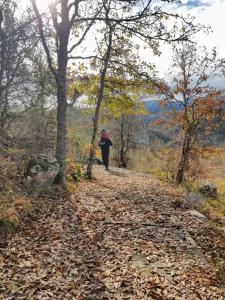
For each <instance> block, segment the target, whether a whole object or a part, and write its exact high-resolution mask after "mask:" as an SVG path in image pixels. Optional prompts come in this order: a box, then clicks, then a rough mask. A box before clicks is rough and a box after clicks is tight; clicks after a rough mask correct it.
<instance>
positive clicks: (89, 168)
mask: <svg viewBox="0 0 225 300" xmlns="http://www.w3.org/2000/svg"><path fill="white" fill-rule="evenodd" d="M112 35H113V28H112V27H110V29H109V37H108V46H107V50H106V55H105V59H104V65H103V69H102V72H101V76H100V87H99V92H98V97H97V105H96V109H95V117H94V127H93V132H92V138H91V149H90V154H89V160H88V166H87V177H88V179H91V178H92V166H93V161H94V156H95V141H96V136H97V132H98V122H99V115H100V108H101V104H102V100H103V97H104V88H105V78H106V74H107V69H108V64H109V60H110V53H111V49H112Z"/></svg>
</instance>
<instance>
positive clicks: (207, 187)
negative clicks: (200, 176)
mask: <svg viewBox="0 0 225 300" xmlns="http://www.w3.org/2000/svg"><path fill="white" fill-rule="evenodd" d="M198 190H199V193H201V194H202V195H203V196H204V197H207V198H214V199H215V198H217V187H216V186H215V185H214V184H213V183H207V184H204V185H202V186H200V187H199V189H198Z"/></svg>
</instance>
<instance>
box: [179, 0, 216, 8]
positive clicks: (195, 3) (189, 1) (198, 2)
mask: <svg viewBox="0 0 225 300" xmlns="http://www.w3.org/2000/svg"><path fill="white" fill-rule="evenodd" d="M181 6H185V7H187V8H188V9H192V8H194V7H200V6H203V7H204V6H210V3H209V1H202V0H186V1H182V3H180V4H178V7H181Z"/></svg>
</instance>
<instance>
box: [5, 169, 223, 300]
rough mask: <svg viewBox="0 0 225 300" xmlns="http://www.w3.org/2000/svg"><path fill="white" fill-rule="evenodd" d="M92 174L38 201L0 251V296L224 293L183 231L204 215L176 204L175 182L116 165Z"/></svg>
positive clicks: (66, 298)
mask: <svg viewBox="0 0 225 300" xmlns="http://www.w3.org/2000/svg"><path fill="white" fill-rule="evenodd" d="M95 177H96V180H93V181H91V182H86V181H84V182H81V183H80V184H79V188H78V190H77V192H76V194H75V195H74V196H73V197H72V199H71V200H65V199H50V200H48V201H47V202H46V200H43V202H40V203H39V205H38V209H39V211H38V213H37V218H36V220H35V221H33V222H32V223H30V224H25V225H24V226H23V228H22V229H21V230H20V231H19V232H18V233H17V234H16V235H15V236H14V237H13V238H12V240H11V241H10V242H9V244H8V246H7V248H6V249H3V251H2V252H0V280H1V281H0V299H2V300H12V299H15V300H22V299H27V300H30V299H31V300H33V299H35V300H36V299H37V300H39V299H40V300H48V299H52V300H55V299H60V300H72V299H73V300H107V299H109V300H114V299H115V300H116V299H121V300H122V299H127V300H128V299H130V300H131V299H132V300H151V299H153V300H167V299H174V300H177V299H178V300H179V299H185V300H195V299H202V300H203V299H204V300H205V299H209V300H211V299H212V300H214V299H215V300H217V299H219V300H223V299H225V289H224V287H223V286H222V285H219V284H218V282H217V280H216V277H215V269H214V267H213V266H212V265H211V264H210V263H208V262H207V259H206V258H205V257H204V255H203V252H202V249H201V248H200V247H198V246H197V244H196V243H195V241H194V240H193V239H192V238H191V236H190V235H189V234H188V232H187V230H189V227H190V226H194V227H198V226H202V224H203V223H204V222H206V221H203V220H199V219H196V217H195V216H193V215H190V214H188V212H187V211H184V210H180V209H176V210H175V209H174V206H173V201H174V199H175V198H176V197H177V193H176V190H175V189H174V188H172V187H170V186H167V185H166V184H165V183H161V182H160V181H157V180H156V179H153V178H152V177H151V176H149V175H144V174H139V173H134V172H131V171H123V170H120V169H114V168H113V170H112V171H110V172H106V171H104V170H102V168H101V167H95Z"/></svg>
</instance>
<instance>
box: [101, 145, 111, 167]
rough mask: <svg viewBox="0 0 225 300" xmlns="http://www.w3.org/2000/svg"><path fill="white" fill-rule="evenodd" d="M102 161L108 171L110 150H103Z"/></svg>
mask: <svg viewBox="0 0 225 300" xmlns="http://www.w3.org/2000/svg"><path fill="white" fill-rule="evenodd" d="M101 152H102V161H103V163H104V165H105V167H106V168H107V169H108V167H109V149H102V150H101Z"/></svg>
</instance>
